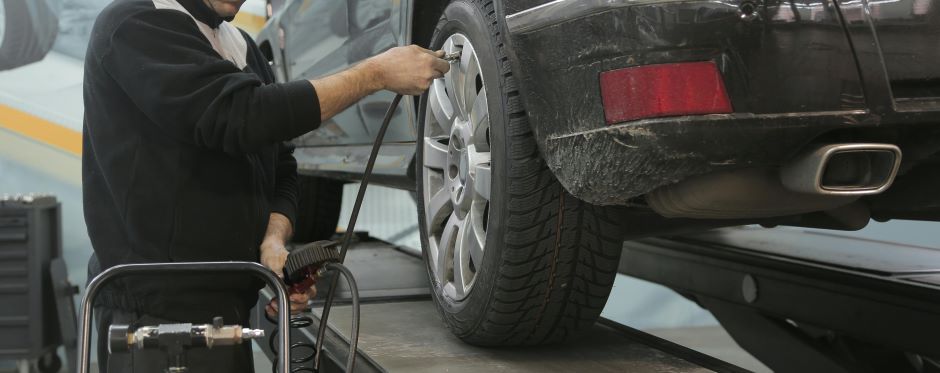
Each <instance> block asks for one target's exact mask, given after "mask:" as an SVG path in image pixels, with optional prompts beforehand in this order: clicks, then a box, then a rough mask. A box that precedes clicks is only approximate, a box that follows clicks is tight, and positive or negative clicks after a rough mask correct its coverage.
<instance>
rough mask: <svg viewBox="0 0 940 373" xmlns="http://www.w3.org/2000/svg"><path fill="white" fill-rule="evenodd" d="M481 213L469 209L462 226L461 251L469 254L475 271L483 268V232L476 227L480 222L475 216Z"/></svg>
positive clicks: (484, 238) (484, 237)
mask: <svg viewBox="0 0 940 373" xmlns="http://www.w3.org/2000/svg"><path fill="white" fill-rule="evenodd" d="M480 213H482V211H481V210H476V209H471V210H470V217H469V218H468V219H467V223H466V224H464V230H463V235H462V238H463V244H462V246H461V249H463V251H466V252H467V253H469V256H470V258H471V259H472V260H473V265H474V267H475V268H477V270H479V269H480V268H482V267H483V245H484V244H485V243H486V242H485V240H486V235H485V232H483V230H482V229H481V227H478V226H477V224H476V222H477V221H480V222H482V220H481V219H480V218H479V217H478V216H477V214H480Z"/></svg>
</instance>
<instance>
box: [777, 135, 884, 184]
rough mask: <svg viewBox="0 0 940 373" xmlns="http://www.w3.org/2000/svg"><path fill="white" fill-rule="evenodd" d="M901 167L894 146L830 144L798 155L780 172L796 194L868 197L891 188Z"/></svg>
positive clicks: (781, 176)
mask: <svg viewBox="0 0 940 373" xmlns="http://www.w3.org/2000/svg"><path fill="white" fill-rule="evenodd" d="M900 166H901V149H900V148H898V147H897V146H896V145H891V144H869V143H855V144H829V145H822V146H819V147H817V148H815V149H813V150H809V151H807V152H805V153H802V154H800V155H798V156H797V157H796V158H794V160H793V161H791V162H789V163H788V164H786V165H784V166H783V167H782V168H781V169H780V181H781V182H782V183H783V185H784V186H785V187H786V188H787V189H789V190H792V191H794V192H799V193H807V194H816V195H852V196H864V195H871V194H878V193H881V192H883V191H885V190H886V189H888V187H890V186H891V183H893V182H894V177H895V176H896V175H897V173H898V168H899V167H900Z"/></svg>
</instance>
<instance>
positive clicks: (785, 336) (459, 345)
mask: <svg viewBox="0 0 940 373" xmlns="http://www.w3.org/2000/svg"><path fill="white" fill-rule="evenodd" d="M346 265H347V266H348V267H350V269H351V270H352V272H353V273H354V274H355V276H356V278H357V281H358V283H359V289H360V297H361V300H362V307H361V325H360V333H361V334H360V339H359V350H358V354H357V359H358V360H357V367H356V371H357V372H386V371H388V372H440V371H449V372H464V371H466V372H471V371H497V372H499V371H506V372H510V371H511V372H529V371H531V372H571V371H585V372H586V371H590V372H624V371H635V372H659V371H668V372H705V371H718V372H744V371H746V370H744V369H742V368H739V367H736V366H733V365H731V364H729V363H726V362H724V361H721V360H718V359H716V358H713V357H710V356H707V355H704V354H701V353H699V352H696V351H693V350H691V349H688V348H685V347H682V346H679V345H677V344H674V343H672V342H669V341H666V340H663V339H660V338H658V337H655V336H652V335H650V334H647V333H644V332H641V331H639V330H635V329H632V328H630V327H627V326H625V325H621V324H619V323H617V322H614V321H612V320H607V319H601V320H600V321H599V322H598V323H597V324H595V325H594V327H593V328H591V329H590V330H588V331H585V332H584V333H582V334H581V335H580V336H579V337H576V338H574V339H572V340H569V341H567V342H565V343H562V344H558V345H550V346H540V347H526V348H498V349H497V348H480V347H475V346H470V345H467V344H465V343H463V342H461V341H460V340H459V339H458V338H456V337H454V336H453V335H452V334H451V333H450V331H449V330H448V329H447V328H446V326H445V325H444V323H443V322H442V321H441V319H440V316H439V315H438V313H437V312H438V311H437V310H436V309H435V306H434V304H433V303H432V301H431V299H430V296H429V294H428V288H427V276H426V274H425V267H424V264H423V263H422V261H421V258H420V257H419V256H417V255H415V254H413V253H412V252H410V251H406V250H402V249H400V248H397V247H395V246H394V245H391V244H388V243H385V242H382V241H379V240H374V239H369V238H366V237H364V236H363V237H362V240H361V241H360V242H359V243H358V244H357V245H356V246H354V247H353V248H351V249H350V251H349V252H348V256H347V259H346ZM620 272H621V273H623V274H626V275H630V276H634V277H638V278H641V279H645V280H648V281H652V282H656V283H659V284H662V285H665V286H668V287H670V288H672V289H674V290H676V291H677V292H679V293H680V294H682V295H684V296H686V297H688V298H689V299H691V300H693V301H695V302H697V303H698V304H699V305H701V306H703V307H705V308H707V309H709V310H710V311H711V312H712V313H713V314H714V315H715V316H716V318H717V319H718V320H719V321H720V322H721V323H722V326H724V327H725V329H726V330H727V331H728V332H729V334H731V335H732V337H733V338H734V339H735V340H736V341H737V342H738V344H740V345H741V346H742V347H744V348H745V349H746V350H748V351H749V352H750V353H751V354H752V355H754V356H755V357H757V358H758V359H759V360H761V361H762V362H763V363H764V364H765V365H767V366H768V367H770V368H771V369H773V370H775V371H780V372H791V371H792V372H797V371H798V372H817V371H818V372H840V371H846V372H856V371H862V372H868V371H871V372H880V371H892V372H904V371H912V372H913V371H915V370H910V369H909V368H907V367H909V366H910V365H911V363H910V362H911V361H916V363H917V364H920V366H927V367H931V368H933V367H935V364H936V363H935V360H932V359H930V358H928V357H927V356H933V357H937V356H940V343H938V342H937V336H940V248H929V247H921V246H916V245H907V244H903V243H898V242H883V241H873V240H862V239H857V238H852V237H849V236H848V235H845V234H842V233H819V231H808V230H806V231H804V230H799V229H792V228H781V229H763V228H751V227H745V228H732V229H721V230H715V231H709V232H705V233H701V234H696V235H685V236H678V237H669V238H651V239H643V240H638V241H631V242H627V243H625V244H624V251H623V256H622V258H621V264H620ZM318 286H320V287H321V288H322V289H324V290H321V291H324V292H325V286H328V283H326V282H323V283H321V284H319V285H318ZM338 290H339V291H338V293H337V299H338V302H337V303H336V304H335V305H334V311H333V312H332V313H331V318H330V320H329V322H330V328H329V330H328V332H327V336H326V341H325V343H324V350H325V352H324V353H325V356H326V357H327V359H325V360H324V362H323V367H322V370H321V371H322V372H340V371H342V368H341V367H342V365H343V362H344V361H345V359H346V356H347V355H346V354H347V350H348V346H349V344H348V339H347V337H346V336H348V331H349V327H350V312H349V305H348V297H349V293H348V291H347V290H346V288H345V286H344V285H343V284H342V283H341V284H339V287H338ZM270 294H271V293H269V292H267V291H265V292H263V297H262V302H266V300H267V299H268V298H269V297H270ZM618 296H628V295H627V294H617V293H616V289H615V290H614V293H612V294H611V297H618ZM321 306H322V304H318V303H314V304H313V312H312V313H310V314H308V316H311V317H312V318H313V319H314V323H313V325H312V326H311V327H307V328H303V329H295V330H293V331H292V339H293V341H294V342H305V343H312V342H313V341H314V340H315V336H316V328H317V323H318V314H319V312H320V310H321V309H322V307H321ZM255 325H261V327H262V328H264V329H266V330H268V331H270V330H271V328H272V327H273V325H271V324H270V323H268V322H267V321H266V320H264V319H263V317H262V318H258V317H257V316H256V317H255ZM263 349H264V352H265V354H267V356H268V357H269V358H270V357H271V356H273V355H272V353H271V351H270V350H269V349H268V348H267V346H264V347H263ZM309 353H310V349H306V348H303V347H299V348H296V349H295V350H292V354H293V357H294V358H298V357H303V356H306V355H309ZM915 365H916V364H915ZM900 368H905V369H900ZM924 371H934V370H924Z"/></svg>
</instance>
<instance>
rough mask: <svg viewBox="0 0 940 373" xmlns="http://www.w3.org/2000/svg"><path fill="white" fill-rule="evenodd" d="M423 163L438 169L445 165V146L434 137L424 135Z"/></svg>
mask: <svg viewBox="0 0 940 373" xmlns="http://www.w3.org/2000/svg"><path fill="white" fill-rule="evenodd" d="M424 165H425V166H426V167H430V168H434V169H438V170H443V169H444V168H445V167H447V146H446V145H444V144H441V143H440V142H438V141H437V140H435V139H432V138H430V137H425V138H424Z"/></svg>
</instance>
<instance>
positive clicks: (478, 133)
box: [470, 87, 490, 150]
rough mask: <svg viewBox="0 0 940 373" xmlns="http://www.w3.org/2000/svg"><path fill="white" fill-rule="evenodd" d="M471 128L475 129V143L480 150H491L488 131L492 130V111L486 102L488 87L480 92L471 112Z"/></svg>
mask: <svg viewBox="0 0 940 373" xmlns="http://www.w3.org/2000/svg"><path fill="white" fill-rule="evenodd" d="M470 126H471V128H472V129H473V143H474V144H475V145H476V146H477V147H478V148H481V149H486V150H489V148H490V147H489V144H488V143H487V142H486V140H487V139H486V131H487V130H488V129H489V128H490V109H489V106H487V102H486V87H484V88H483V89H481V90H480V94H479V95H478V96H477V98H476V101H474V103H473V109H472V110H470Z"/></svg>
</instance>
